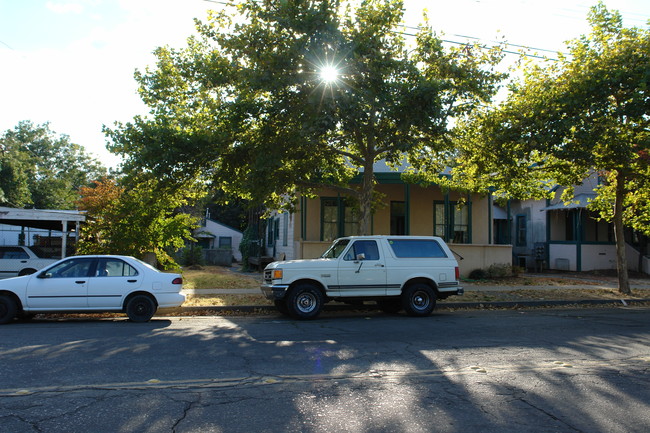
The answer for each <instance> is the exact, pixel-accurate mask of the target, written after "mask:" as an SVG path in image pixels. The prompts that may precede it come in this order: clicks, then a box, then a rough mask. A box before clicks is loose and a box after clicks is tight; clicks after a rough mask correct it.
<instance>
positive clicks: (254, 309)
mask: <svg viewBox="0 0 650 433" xmlns="http://www.w3.org/2000/svg"><path fill="white" fill-rule="evenodd" d="M644 303H650V299H618V300H609V299H591V300H589V299H583V300H575V301H550V300H549V301H500V302H449V303H438V304H437V305H436V310H455V309H475V310H482V309H489V308H517V307H519V308H540V307H561V306H570V305H576V306H577V305H609V306H612V307H616V306H629V305H634V304H644ZM355 310H361V311H372V310H379V308H378V307H377V306H376V305H374V304H368V305H325V307H324V308H323V311H355ZM199 311H211V312H214V313H222V312H240V313H262V312H278V311H277V310H276V308H275V307H274V306H271V305H232V306H227V307H221V306H205V307H179V308H173V309H169V310H168V311H167V315H173V314H174V313H192V312H199Z"/></svg>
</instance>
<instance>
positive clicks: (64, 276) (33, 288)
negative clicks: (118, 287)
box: [27, 258, 95, 310]
mask: <svg viewBox="0 0 650 433" xmlns="http://www.w3.org/2000/svg"><path fill="white" fill-rule="evenodd" d="M94 262H95V259H90V258H72V259H69V260H66V261H64V262H61V263H59V264H58V265H56V266H54V267H52V268H50V269H48V270H47V271H44V272H43V277H44V278H38V277H36V275H34V276H33V277H32V278H31V279H30V281H29V284H28V285H27V305H28V307H29V308H39V309H43V310H46V309H52V310H66V309H67V310H74V309H75V308H86V307H87V306H88V293H87V292H88V280H89V276H90V272H91V270H92V269H93V268H94ZM39 275H40V273H39Z"/></svg>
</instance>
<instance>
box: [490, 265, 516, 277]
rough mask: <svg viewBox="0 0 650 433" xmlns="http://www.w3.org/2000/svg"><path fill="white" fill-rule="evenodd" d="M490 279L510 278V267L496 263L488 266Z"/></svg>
mask: <svg viewBox="0 0 650 433" xmlns="http://www.w3.org/2000/svg"><path fill="white" fill-rule="evenodd" d="M487 273H488V275H489V277H490V278H504V277H510V276H512V265H508V264H505V263H498V264H496V263H495V264H493V265H490V267H489V268H488V269H487Z"/></svg>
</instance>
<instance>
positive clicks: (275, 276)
mask: <svg viewBox="0 0 650 433" xmlns="http://www.w3.org/2000/svg"><path fill="white" fill-rule="evenodd" d="M271 279H272V280H281V279H282V269H273V271H271Z"/></svg>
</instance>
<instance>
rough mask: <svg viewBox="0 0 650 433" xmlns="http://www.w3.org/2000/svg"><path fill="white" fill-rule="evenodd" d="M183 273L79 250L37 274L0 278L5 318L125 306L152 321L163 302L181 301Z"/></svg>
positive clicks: (0, 313) (135, 317)
mask: <svg viewBox="0 0 650 433" xmlns="http://www.w3.org/2000/svg"><path fill="white" fill-rule="evenodd" d="M182 285H183V278H182V277H181V275H180V274H172V273H165V272H160V271H158V270H157V269H155V268H153V267H152V266H150V265H148V264H147V263H145V262H142V261H140V260H138V259H135V258H133V257H128V256H104V255H102V256H75V257H68V258H66V259H62V260H60V261H58V262H56V263H54V264H53V265H52V266H49V267H47V268H45V269H43V270H42V271H39V272H37V273H34V274H32V275H26V276H23V277H16V278H8V279H5V280H1V281H0V324H4V323H9V322H11V321H12V320H13V319H14V318H15V317H20V316H27V317H28V316H30V315H33V314H35V313H45V312H47V313H52V312H111V311H123V312H125V313H126V314H127V316H128V317H129V319H130V320H131V321H133V322H147V321H149V320H150V319H151V317H152V316H153V315H154V313H155V312H156V310H157V309H158V308H167V307H178V306H180V305H181V304H182V303H183V302H184V301H185V295H183V294H181V293H180V291H181V288H182Z"/></svg>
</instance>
